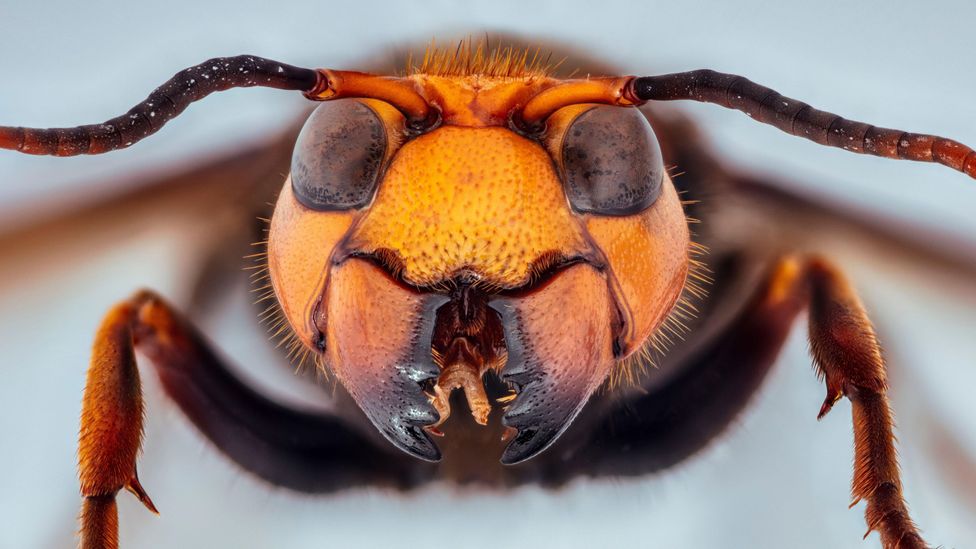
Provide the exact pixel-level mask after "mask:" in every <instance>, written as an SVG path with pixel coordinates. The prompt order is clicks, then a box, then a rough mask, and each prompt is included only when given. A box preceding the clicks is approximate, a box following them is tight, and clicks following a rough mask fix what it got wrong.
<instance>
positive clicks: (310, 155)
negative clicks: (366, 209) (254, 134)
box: [291, 99, 387, 210]
mask: <svg viewBox="0 0 976 549" xmlns="http://www.w3.org/2000/svg"><path fill="white" fill-rule="evenodd" d="M386 147H387V136H386V129H385V127H384V125H383V121H382V120H380V117H379V116H378V115H377V114H376V113H375V112H374V111H373V109H371V108H369V107H368V106H367V105H365V104H364V103H362V102H361V101H357V100H355V99H338V100H335V101H327V102H325V103H322V104H321V105H320V106H319V107H318V108H316V109H315V111H314V112H313V113H312V116H310V117H309V118H308V121H306V122H305V126H304V127H303V128H302V132H301V133H300V134H299V135H298V142H297V143H295V152H294V153H293V154H292V157H291V186H292V190H293V191H294V192H295V197H296V198H297V199H298V201H299V202H301V203H302V204H304V205H305V206H307V207H309V208H312V209H313V210H348V209H351V208H360V207H363V206H365V205H367V204H369V202H370V200H372V198H373V193H374V192H375V191H376V183H377V179H378V178H379V175H380V170H381V168H382V165H383V159H384V157H385V156H386Z"/></svg>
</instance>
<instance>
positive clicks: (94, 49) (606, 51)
mask: <svg viewBox="0 0 976 549" xmlns="http://www.w3.org/2000/svg"><path fill="white" fill-rule="evenodd" d="M283 4H284V3H271V2H250V1H240V0H237V1H233V2H230V1H219V2H211V3H209V5H208V6H206V7H201V6H200V2H192V1H190V0H168V1H166V2H155V3H150V4H146V6H145V7H134V6H131V5H128V4H122V3H118V4H116V3H111V2H97V1H92V2H86V3H76V2H46V3H41V2H9V1H8V2H4V3H2V4H0V52H3V53H2V55H0V75H3V77H2V78H0V124H8V125H25V126H39V127H46V126H67V125H75V124H84V123H93V122H100V121H102V120H104V119H106V118H109V117H111V116H115V115H117V114H120V113H121V112H124V111H125V110H127V109H128V108H129V107H130V106H131V105H132V104H134V103H135V102H137V101H139V100H141V99H142V98H144V97H145V95H146V94H148V92H149V91H151V90H152V89H153V88H154V87H156V86H157V85H159V84H160V83H162V82H163V81H164V80H165V79H166V78H168V77H169V76H170V75H172V74H173V73H175V72H176V71H178V70H180V69H181V68H184V67H186V66H190V65H193V64H196V63H198V62H200V61H202V60H204V59H206V58H208V57H213V56H219V55H233V54H238V53H254V54H257V55H261V56H265V57H269V58H273V59H279V60H282V61H285V62H289V63H293V64H296V65H305V66H329V67H334V68H350V69H354V68H356V67H355V66H354V65H353V63H354V62H355V61H356V60H358V59H362V58H364V57H369V56H371V55H375V54H377V53H379V54H382V53H383V52H385V51H387V50H389V49H391V47H392V46H395V45H401V44H405V43H416V42H421V43H422V42H426V41H427V40H429V39H430V38H432V37H446V38H449V39H454V38H458V37H463V36H467V35H469V34H470V35H474V36H480V35H482V34H484V33H485V32H506V33H515V34H520V35H523V36H526V37H538V38H539V39H540V40H549V39H553V40H556V41H558V42H562V43H565V44H568V45H570V46H573V47H576V48H579V49H581V50H584V51H587V52H590V53H592V54H594V55H597V56H601V57H605V58H606V59H608V60H610V61H611V62H612V63H614V64H617V65H619V66H621V67H623V68H624V69H625V70H626V71H627V72H630V73H637V74H640V73H645V72H646V73H660V72H670V71H677V70H687V69H694V68H701V67H708V68H713V69H716V70H722V71H727V72H735V73H739V74H744V75H746V76H748V77H749V78H751V79H753V80H755V81H757V82H760V83H763V84H766V85H769V86H772V87H774V88H775V89H777V90H778V91H780V92H782V93H784V94H785V95H788V96H793V97H796V98H798V99H802V100H805V101H807V102H809V103H811V104H813V105H815V106H820V107H823V108H827V109H829V110H832V111H834V112H838V113H840V114H842V115H844V116H845V117H848V118H852V119H856V120H865V121H869V122H872V123H875V124H878V125H883V126H889V127H898V128H904V129H908V130H914V131H920V132H930V133H935V134H941V135H946V136H950V137H954V138H957V139H959V140H961V141H963V142H966V143H969V144H974V143H976V123H974V122H976V102H973V101H972V97H973V90H974V89H976V70H974V62H973V52H974V51H976V33H974V32H973V25H972V22H973V21H974V16H976V7H974V5H973V4H972V3H969V2H965V1H963V0H960V1H957V2H931V3H925V4H923V3H911V4H909V3H901V4H900V5H894V4H892V3H889V2H858V3H845V4H840V3H836V4H831V5H826V4H828V3H823V4H825V5H818V6H815V5H812V4H811V3H806V2H773V1H760V0H748V1H740V2H734V3H727V2H720V1H715V0H710V1H698V2H672V3H665V2H652V1H643V2H626V1H617V2H613V3H605V4H599V3H593V2H582V1H580V2H575V1H574V2H569V1H562V2H555V1H552V2H533V3H529V2H524V1H502V0H495V1H493V2H483V3H466V2H448V1H438V2H413V3H407V2H402V3H397V4H390V3H385V2H363V3H345V2H344V3H325V2H321V3H320V2H311V1H305V2H299V3H293V4H290V5H283ZM330 4H331V5H330ZM303 106H304V101H303V100H302V98H301V97H299V96H297V95H293V94H288V93H283V92H278V91H272V90H253V89H252V90H237V91H231V92H227V93H223V94H219V95H216V96H212V97H210V98H208V99H206V100H205V101H204V102H203V103H201V104H197V105H195V106H193V107H191V108H190V109H189V111H188V112H187V113H185V114H184V115H183V116H182V117H180V118H178V119H177V120H175V121H173V122H172V123H170V124H169V125H168V126H167V127H166V129H164V130H163V131H161V132H160V133H159V134H157V135H156V136H154V137H152V138H151V139H149V140H147V141H145V142H144V143H142V144H140V145H138V146H135V147H133V148H131V149H128V150H125V151H121V152H118V153H114V154H111V155H105V156H101V157H91V158H76V159H51V158H38V157H27V156H20V155H16V154H13V153H0V234H2V233H3V232H4V231H9V230H12V229H13V228H16V227H23V226H25V225H27V224H30V223H31V222H32V221H33V220H36V219H39V218H42V217H44V216H49V215H53V214H55V213H56V212H59V211H66V210H70V209H71V208H73V207H78V206H79V205H81V204H86V203H91V202H94V201H98V200H99V199H101V198H104V197H106V196H109V195H111V194H113V193H117V192H118V191H119V189H118V188H117V185H116V184H115V181H119V180H121V179H124V177H123V176H126V175H131V174H132V173H133V172H137V171H145V172H147V173H151V172H153V171H158V170H165V169H172V168H173V167H174V166H179V165H181V164H183V163H187V162H192V161H194V160H199V159H203V158H206V157H208V156H210V155H211V154H213V153H214V152H215V151H220V150H231V149H234V148H236V147H239V146H240V145H241V144H242V143H246V142H250V141H255V140H257V139H260V137H261V136H262V135H263V134H264V132H268V131H273V130H276V129H278V128H280V127H281V125H282V124H285V123H287V122H290V121H291V120H292V119H293V116H294V115H295V113H296V112H298V111H299V110H300V109H301V108H302V107H303ZM687 110H688V112H691V113H692V114H693V115H694V116H695V118H696V119H698V120H699V121H700V122H701V123H702V124H703V125H704V126H705V127H706V128H707V131H708V134H709V135H710V138H711V140H712V142H713V143H714V145H715V146H716V147H717V148H718V149H719V151H720V152H721V153H723V155H724V156H725V157H726V158H727V159H728V160H729V161H730V162H732V163H734V164H736V165H738V166H743V167H751V168H754V169H757V170H763V171H767V172H769V173H771V174H775V175H778V176H782V177H789V178H792V180H795V182H796V183H795V184H796V187H795V190H796V192H800V193H805V194H809V195H811V196H828V197H831V198H832V200H833V201H836V202H839V203H842V204H846V205H849V206H851V207H854V208H856V209H859V210H861V211H864V212H868V213H870V214H871V215H876V214H880V215H882V216H893V217H894V218H895V219H898V220H899V221H898V223H899V224H901V226H903V227H905V228H908V230H909V231H917V232H918V233H919V234H926V235H935V237H932V236H930V237H927V238H931V239H932V245H933V246H936V247H942V246H945V245H946V243H948V245H950V246H951V247H953V249H954V250H955V251H956V252H957V253H958V254H960V256H962V257H964V258H968V259H966V261H969V262H970V263H973V262H976V236H974V234H976V216H973V214H972V212H974V211H976V185H974V182H973V181H971V180H968V179H966V178H965V176H962V175H961V174H958V173H954V172H952V171H950V170H948V169H944V168H943V169H940V168H937V167H933V166H930V165H921V164H912V163H899V162H894V161H887V160H882V159H876V158H873V157H859V156H856V155H851V154H848V153H844V152H842V151H837V150H831V149H826V148H820V147H817V146H815V145H813V144H811V143H809V142H806V141H803V140H800V139H795V138H790V137H788V136H785V135H783V134H781V133H779V132H777V131H776V130H774V129H771V128H769V127H764V126H761V125H758V124H755V123H754V122H752V121H751V120H749V119H748V118H747V117H745V116H743V115H741V114H738V113H733V112H728V111H725V110H723V109H721V108H718V107H714V106H706V105H698V104H689V105H688V106H687ZM95 183H97V184H95ZM93 184H95V185H93ZM183 217H185V216H183ZM183 217H180V216H178V215H175V214H174V217H173V219H172V220H168V219H160V220H158V222H156V223H148V224H147V225H146V228H145V230H143V231H141V232H140V233H138V234H131V235H118V236H120V238H119V239H118V240H114V239H110V238H107V237H104V235H103V236H102V237H101V238H98V239H94V240H83V241H77V242H73V241H65V242H58V243H54V244H53V245H50V246H45V247H44V248H41V249H32V250H31V251H30V252H26V253H20V254H18V255H16V256H15V257H14V258H11V257H5V258H4V259H3V260H2V261H0V334H2V335H0V367H2V371H3V374H4V376H3V380H2V381H0V548H2V549H6V548H21V547H27V548H33V547H52V548H53V547H64V546H67V545H70V544H71V543H72V541H71V540H72V535H73V531H74V528H75V523H74V520H75V513H76V510H77V506H78V504H79V498H78V495H77V487H76V481H75V440H76V433H77V417H78V411H79V408H80V397H81V390H82V386H83V380H84V369H85V367H86V364H87V354H88V350H89V345H90V338H91V335H92V333H93V331H94V329H95V326H96V325H97V322H98V320H99V317H100V315H101V314H102V313H103V312H104V311H105V309H106V308H107V307H108V306H109V304H111V303H113V302H114V301H116V300H118V299H119V298H121V297H124V296H126V295H128V294H129V293H130V292H131V291H132V290H133V289H135V288H138V287H141V286H150V287H154V288H156V289H158V290H160V291H161V292H162V293H163V294H164V295H168V296H172V297H173V298H174V299H175V300H176V301H177V302H179V299H180V298H181V297H183V298H185V296H186V294H187V290H186V284H187V282H188V281H187V280H186V279H185V275H182V274H181V273H184V269H183V267H185V266H186V265H187V264H189V263H191V262H192V261H193V260H194V258H195V255H194V254H195V253H196V251H195V250H196V249H195V247H194V245H193V242H188V241H187V238H192V235H193V234H194V233H193V231H194V230H195V226H194V225H193V222H192V220H187V219H184V218H183ZM170 221H171V222H170ZM188 235H189V237H188ZM826 251H830V252H833V253H835V255H837V256H838V257H839V258H840V260H841V262H842V263H843V264H844V265H845V266H846V267H848V268H849V269H850V270H851V272H852V277H853V278H854V280H855V283H856V285H857V286H858V287H859V288H860V289H861V290H862V292H863V293H864V296H865V301H866V302H867V304H868V306H869V308H870V309H871V310H872V312H873V313H874V316H875V318H876V319H877V322H878V324H879V326H880V327H881V329H882V330H883V333H882V336H883V337H884V338H885V339H884V341H885V342H886V343H887V344H888V348H889V354H890V355H891V356H897V357H898V359H899V363H898V364H895V365H893V368H894V369H896V372H895V375H894V377H895V379H896V382H900V383H901V384H900V385H896V387H895V388H894V396H895V407H896V412H897V413H898V417H899V423H900V426H901V430H900V432H899V433H900V439H901V453H902V456H903V458H902V460H903V462H904V469H905V476H906V483H907V493H908V496H909V502H910V503H911V504H912V506H913V510H914V511H915V515H916V519H918V521H919V522H920V524H921V525H922V526H923V528H924V529H925V532H926V533H927V534H928V536H927V537H928V538H930V541H932V542H934V543H936V544H942V545H944V546H945V547H969V546H972V545H973V544H974V543H976V526H974V525H973V523H972V521H971V517H972V516H973V512H974V511H976V509H974V507H973V505H974V504H976V503H974V499H973V497H974V496H973V493H974V492H976V490H973V491H970V490H969V488H972V487H973V479H974V475H976V472H974V471H971V470H963V471H961V472H960V471H952V472H947V467H946V466H945V465H944V464H943V463H942V462H941V461H940V457H941V454H940V451H941V450H940V447H939V446H936V445H934V444H932V443H931V440H930V439H931V438H932V437H931V436H930V435H931V434H932V433H931V432H930V428H929V427H928V426H927V425H928V423H927V422H928V421H930V420H932V419H933V418H934V419H935V420H936V421H937V422H939V423H940V424H942V425H945V429H946V430H947V432H948V433H950V434H951V435H952V436H953V437H955V439H957V440H959V441H960V442H961V444H963V447H964V448H965V449H966V450H967V451H968V452H969V455H970V456H973V455H976V406H974V404H973V399H972V397H971V394H970V393H971V391H972V389H973V388H974V387H976V370H974V369H973V367H972V366H973V364H974V359H976V341H973V337H972V333H973V328H974V326H976V283H974V281H973V280H972V279H960V278H959V277H958V276H952V275H944V274H940V273H937V272H932V271H930V270H926V266H925V265H914V266H911V265H909V266H904V265H902V264H898V263H880V262H876V261H874V258H873V257H872V255H871V251H870V250H863V249H857V248H856V247H854V246H853V245H850V246H847V247H844V246H837V247H836V249H831V250H826ZM244 291H245V288H243V287H242V288H241V292H244ZM803 332H804V330H803V326H802V325H800V326H798V328H797V330H796V331H795V333H794V335H793V337H792V338H791V342H790V344H789V345H788V348H787V351H786V352H785V353H784V355H783V357H782V358H781V360H780V361H779V364H778V365H777V366H776V368H775V370H774V372H773V373H772V375H771V376H770V378H769V379H768V380H767V383H766V384H765V386H764V389H763V391H762V394H761V395H760V396H759V397H758V398H757V400H756V402H755V404H754V405H753V406H752V407H751V408H750V410H749V411H748V412H747V413H746V414H745V416H744V417H743V418H742V420H741V422H740V424H739V425H738V427H737V428H736V429H733V431H732V432H731V433H730V434H729V435H728V436H726V437H725V438H724V440H723V441H722V442H721V443H719V444H717V445H715V446H713V447H712V448H711V449H709V450H707V451H706V452H703V453H702V454H701V455H699V456H697V457H696V458H694V459H693V460H690V461H689V462H687V463H686V464H683V465H682V466H680V467H679V468H677V470H675V471H672V472H670V473H667V474H664V475H661V476H657V477H654V478H650V479H645V480H641V481H632V480H628V481H619V482H607V481H603V482H588V481H587V482H582V481H581V482H578V483H575V484H574V485H572V486H571V487H569V488H567V489H565V490H563V491H560V492H556V493H550V492H546V491H542V490H538V489H535V488H526V489H522V490H519V491H516V492H512V493H489V494H484V493H482V492H478V491H474V490H463V491H457V490H454V489H452V488H449V487H444V486H433V487H430V488H428V489H425V490H422V491H421V492H419V493H416V494H412V495H407V496H396V495H389V494H385V493H383V492H375V491H360V492H351V493H345V494H340V495H336V496H330V497H320V498H309V497H304V496H296V495H294V494H291V493H288V492H283V491H276V490H270V489H268V488H267V487H265V486H264V485H262V484H261V483H259V482H257V481H255V480H253V479H251V478H249V477H247V476H245V475H243V474H241V473H239V472H237V471H235V470H234V468H233V466H232V465H230V463H229V462H227V461H226V460H225V459H224V458H223V457H222V456H221V455H219V454H218V453H217V452H216V451H214V450H213V449H212V448H211V447H210V446H208V444H207V443H206V442H204V441H203V440H201V439H200V437H199V436H198V435H197V433H196V432H195V431H194V430H193V428H192V427H191V426H190V425H189V424H188V422H187V421H186V420H185V419H183V417H182V416H181V415H180V414H179V413H178V411H176V410H175V408H174V407H173V406H172V405H170V404H169V403H167V402H166V401H165V399H163V398H161V395H160V390H159V388H158V386H157V385H156V384H155V382H154V379H153V376H151V375H146V376H144V379H145V381H146V393H147V399H148V413H149V424H148V426H147V440H146V445H145V453H144V457H143V459H142V461H141V462H140V476H141V478H142V480H143V483H144V485H145V486H146V487H147V489H148V490H149V492H150V494H151V495H152V497H153V499H154V501H155V502H156V504H157V505H158V506H159V508H160V509H161V511H162V515H161V516H160V517H153V516H151V515H150V514H149V513H147V512H145V511H144V510H143V509H141V508H140V507H139V504H138V503H137V502H135V501H134V499H133V498H131V497H128V496H126V495H123V496H122V497H120V500H121V503H120V508H121V522H122V539H123V543H124V546H125V547H129V548H135V547H240V548H258V547H288V548H303V547H321V546H324V545H335V544H340V543H341V544H343V545H348V546H353V547H390V546H398V547H431V546H434V547H436V546H440V545H460V546H464V547H489V546H495V545H498V544H504V545H506V546H560V547H590V546H594V545H597V546H655V547H682V548H684V547H689V548H694V547H701V548H705V547H709V548H714V547H734V548H738V547H742V548H745V547H750V548H756V547H769V548H773V547H784V546H788V547H811V548H812V547H818V548H819V547H877V546H878V541H877V536H876V535H875V536H872V537H871V538H870V540H869V541H867V542H861V541H860V536H861V534H863V531H864V523H863V518H862V511H863V507H857V508H856V509H854V510H848V509H847V508H846V505H847V502H848V489H849V488H848V486H849V479H850V461H851V435H850V420H849V412H848V406H847V405H846V404H843V405H838V408H837V410H835V412H834V413H833V414H831V416H830V417H829V418H828V419H826V420H825V421H823V422H821V423H819V424H818V423H816V422H815V421H813V418H814V416H815V414H816V411H817V408H818V406H819V403H820V401H821V399H822V397H823V395H822V391H823V389H822V386H821V385H820V384H819V383H818V382H817V381H816V379H815V378H814V376H813V375H812V373H811V369H810V367H809V360H808V359H807V358H806V356H805V342H804V341H803ZM216 339H217V340H218V341H219V342H220V344H221V346H222V348H223V349H224V350H225V351H226V352H227V353H228V354H229V355H231V356H243V357H246V356H248V355H249V353H248V345H249V344H252V345H253V343H249V342H247V341H240V340H239V339H240V338H238V340H235V338H234V331H233V330H228V331H227V333H226V334H224V333H221V334H219V336H218V337H216ZM143 371H144V372H146V373H149V369H144V370H143ZM926 418H927V419H926ZM970 463H972V462H971V461H970ZM959 473H964V474H963V475H961V477H964V478H961V477H960V475H959ZM967 475H968V476H967ZM967 483H968V484H967ZM431 517H435V518H431Z"/></svg>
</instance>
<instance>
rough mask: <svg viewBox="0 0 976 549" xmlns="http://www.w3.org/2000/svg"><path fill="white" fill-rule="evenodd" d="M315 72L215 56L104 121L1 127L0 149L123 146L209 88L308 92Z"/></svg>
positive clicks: (51, 151)
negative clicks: (65, 126)
mask: <svg viewBox="0 0 976 549" xmlns="http://www.w3.org/2000/svg"><path fill="white" fill-rule="evenodd" d="M319 74H320V73H319V72H318V71H315V70H312V69H303V68H299V67H293V66H291V65H287V64H285V63H279V62H277V61H272V60H270V59H263V58H261V57H255V56H253V55H238V56H236V57H217V58H214V59H210V60H209V61H204V62H203V63H201V64H199V65H197V66H195V67H190V68H188V69H183V70H182V71H180V72H178V73H176V75H175V76H173V78H170V79H169V80H168V81H167V82H166V83H165V84H163V85H162V86H160V87H158V88H156V90H155V91H153V92H152V93H151V94H149V97H147V98H146V100H145V101H143V102H142V103H139V104H138V105H136V106H135V107H132V109H130V110H129V112H127V113H125V114H123V115H122V116H118V117H115V118H113V119H111V120H108V121H106V122H104V123H102V124H92V125H88V126H77V127H74V128H50V129H37V128H20V127H8V126H0V148H2V149H13V150H15V151H20V152H22V153H27V154H47V155H56V156H75V155H79V154H100V153H104V152H108V151H114V150H117V149H124V148H126V147H128V146H130V145H133V144H135V143H137V142H138V141H140V140H142V139H144V138H145V137H147V136H149V135H152V134H153V133H156V132H157V131H159V129H160V128H162V127H163V125H164V124H166V123H167V122H169V121H170V120H172V119H173V118H175V117H176V116H178V115H179V114H180V113H181V112H183V111H184V110H185V109H186V108H187V107H188V106H189V105H190V103H193V102H194V101H198V100H200V99H203V98H204V97H206V96H208V95H210V94H211V93H213V92H218V91H224V90H229V89H231V88H244V87H251V86H261V87H266V88H278V89H281V90H297V91H302V92H306V93H307V94H311V93H313V92H314V90H316V88H317V86H319V84H320V76H319Z"/></svg>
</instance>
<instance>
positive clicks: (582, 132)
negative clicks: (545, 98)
mask: <svg viewBox="0 0 976 549" xmlns="http://www.w3.org/2000/svg"><path fill="white" fill-rule="evenodd" d="M562 143H563V144H562V151H561V155H562V168H563V187H564V188H565V191H566V196H567V197H568V198H569V202H570V204H572V206H573V209H575V210H576V211H578V212H589V213H594V214H599V215H631V214H635V213H638V212H640V211H642V210H644V209H646V208H648V207H649V206H650V205H651V204H653V203H654V201H655V200H657V197H658V195H660V194H661V183H662V181H663V179H664V161H663V159H662V157H661V146H660V145H659V144H658V142H657V137H656V136H655V135H654V130H652V129H651V125H650V124H648V122H647V119H646V118H644V116H643V115H642V114H641V113H640V111H638V110H637V109H630V108H624V107H613V106H596V107H593V108H592V109H589V110H587V111H585V112H583V113H582V114H580V115H579V116H577V117H576V119H575V120H573V122H572V123H571V124H570V125H569V127H568V128H567V129H566V134H565V137H564V138H563V142H562Z"/></svg>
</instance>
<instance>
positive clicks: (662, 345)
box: [605, 218, 714, 392]
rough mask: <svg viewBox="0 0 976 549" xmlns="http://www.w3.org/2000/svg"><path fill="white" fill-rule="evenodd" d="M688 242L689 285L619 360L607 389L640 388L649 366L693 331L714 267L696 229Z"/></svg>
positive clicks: (687, 280)
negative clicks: (651, 330) (635, 348)
mask: <svg viewBox="0 0 976 549" xmlns="http://www.w3.org/2000/svg"><path fill="white" fill-rule="evenodd" d="M688 223H689V224H690V225H691V224H695V223H699V221H698V220H697V219H693V218H688ZM691 237H692V240H691V241H689V243H688V275H687V277H686V278H685V285H684V288H683V289H682V291H681V295H680V296H678V300H677V302H675V304H674V307H672V309H671V312H670V313H669V314H668V316H667V317H666V318H665V319H664V322H662V323H661V325H660V326H659V327H658V329H657V330H655V332H654V333H653V334H651V336H650V337H648V338H647V340H646V341H645V342H644V344H643V345H642V346H641V348H640V349H639V350H638V351H637V352H635V353H634V354H633V355H631V356H630V357H629V358H627V359H625V360H622V361H620V362H618V363H617V364H616V365H615V367H614V369H613V370H612V371H611V372H610V379H609V380H608V382H607V383H606V384H605V390H606V391H607V392H612V391H614V390H616V389H617V388H620V387H622V386H626V387H636V388H640V381H641V379H642V378H643V377H644V376H645V375H646V374H647V369H648V367H653V368H656V367H657V365H656V362H657V361H658V360H660V359H661V358H662V357H663V356H664V355H665V354H666V353H667V351H668V349H669V348H670V347H672V346H674V344H675V343H676V342H678V341H681V340H683V339H684V338H685V337H686V336H687V335H688V334H689V333H690V332H691V328H690V326H689V324H690V323H691V322H692V321H694V319H695V318H697V316H698V312H699V311H698V307H697V306H696V303H700V302H701V301H703V300H705V298H707V297H708V286H709V285H711V283H712V282H713V280H714V279H713V278H712V276H711V274H710V273H711V271H710V270H709V269H708V266H707V265H706V264H705V262H704V261H702V260H701V258H702V257H703V256H705V255H706V254H708V247H707V246H705V245H704V244H700V243H698V242H695V241H694V240H693V239H694V233H691Z"/></svg>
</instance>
